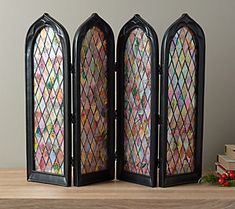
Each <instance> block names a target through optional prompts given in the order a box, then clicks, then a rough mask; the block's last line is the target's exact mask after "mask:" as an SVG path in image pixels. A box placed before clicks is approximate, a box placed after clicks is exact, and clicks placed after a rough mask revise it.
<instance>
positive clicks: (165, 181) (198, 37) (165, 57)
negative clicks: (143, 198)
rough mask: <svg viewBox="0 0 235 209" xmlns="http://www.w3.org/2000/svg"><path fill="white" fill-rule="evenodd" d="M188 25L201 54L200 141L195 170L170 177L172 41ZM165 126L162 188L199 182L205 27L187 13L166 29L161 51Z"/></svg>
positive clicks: (162, 132) (198, 76) (162, 129)
mask: <svg viewBox="0 0 235 209" xmlns="http://www.w3.org/2000/svg"><path fill="white" fill-rule="evenodd" d="M184 26H187V27H188V28H189V29H190V30H192V32H193V34H194V39H195V43H196V47H197V50H198V53H197V55H196V62H197V72H196V82H197V86H196V94H197V105H196V108H197V109H196V136H195V137H196V142H195V158H194V159H195V169H194V172H191V173H185V174H178V175H172V176H169V175H167V174H166V154H167V120H168V61H169V50H170V44H171V41H172V39H173V37H174V35H175V34H176V32H177V31H178V30H179V29H180V28H181V27H184ZM161 63H162V79H161V119H162V120H161V121H162V123H161V126H160V139H159V140H160V149H159V151H160V179H159V184H160V186H161V187H167V186H172V185H178V184H183V183H193V182H197V181H198V179H199V178H200V177H201V171H202V168H201V167H202V138H203V106H204V77H205V76H204V74H205V36H204V32H203V30H202V28H201V27H200V26H199V25H198V24H197V23H196V22H195V21H194V20H193V19H192V18H190V17H189V16H188V15H187V14H183V15H182V16H181V17H180V18H179V19H178V20H177V21H176V22H174V23H173V24H172V25H171V26H170V27H169V28H168V30H167V31H166V33H165V35H164V38H163V42H162V50H161Z"/></svg>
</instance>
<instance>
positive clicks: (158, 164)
mask: <svg viewBox="0 0 235 209" xmlns="http://www.w3.org/2000/svg"><path fill="white" fill-rule="evenodd" d="M157 167H158V168H160V159H157Z"/></svg>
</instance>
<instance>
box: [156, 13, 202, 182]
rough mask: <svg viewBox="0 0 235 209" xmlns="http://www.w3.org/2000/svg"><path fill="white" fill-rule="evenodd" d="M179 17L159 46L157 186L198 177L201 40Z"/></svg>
mask: <svg viewBox="0 0 235 209" xmlns="http://www.w3.org/2000/svg"><path fill="white" fill-rule="evenodd" d="M204 39H205V38H204V34H203V31H202V30H201V28H200V26H199V25H198V24H197V23H196V22H195V21H193V20H192V19H191V18H190V17H189V16H188V15H183V16H182V17H181V18H180V19H179V20H177V21H176V22H175V23H173V25H172V26H171V27H170V28H169V29H168V30H167V32H166V34H165V37H164V40H163V45H162V66H163V75H162V85H161V88H162V89H161V116H162V119H163V120H162V124H161V134H160V144H161V145H160V162H161V163H160V165H161V166H160V185H161V186H170V185H174V184H180V183H187V182H195V181H197V180H198V179H199V178H200V175H201V154H202V153H201V152H202V128H203V125H202V124H203V92H204V56H205V40H204Z"/></svg>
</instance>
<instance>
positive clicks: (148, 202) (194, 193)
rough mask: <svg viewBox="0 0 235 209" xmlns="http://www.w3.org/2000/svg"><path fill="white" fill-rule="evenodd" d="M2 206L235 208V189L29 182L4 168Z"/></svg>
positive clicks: (0, 192) (0, 180)
mask: <svg viewBox="0 0 235 209" xmlns="http://www.w3.org/2000/svg"><path fill="white" fill-rule="evenodd" d="M0 208H3V209H7V208H17V209H21V208H22V209H27V208H35V209H36V208H37V209H39V208H40V209H52V208H56V209H62V208H63V209H66V208H68V209H72V208H78V209H79V208H81V209H87V208H98V209H109V208H114V209H117V208H125V209H127V208H128V209H129V208H135V209H147V208H164V209H166V208H171V209H174V208H187V209H190V208H200V209H201V208H205V209H209V208H220V209H221V208H235V188H224V187H217V186H210V185H199V184H190V185H182V186H175V187H170V188H159V187H157V188H149V187H146V186H140V185H136V184H131V183H127V182H124V181H109V182H104V183H99V184H93V185H89V186H83V187H60V186H53V185H46V184H39V183H29V182H27V181H26V177H25V170H22V169H7V170H5V169H1V170H0Z"/></svg>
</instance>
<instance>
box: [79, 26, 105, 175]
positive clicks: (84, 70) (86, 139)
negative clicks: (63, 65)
mask: <svg viewBox="0 0 235 209" xmlns="http://www.w3.org/2000/svg"><path fill="white" fill-rule="evenodd" d="M107 70H108V69H107V41H106V39H105V37H104V33H103V32H102V31H101V30H100V29H99V28H98V27H95V26H94V27H92V28H91V29H89V30H88V31H87V33H86V35H85V38H84V40H83V42H82V47H81V62H80V102H81V103H80V105H81V106H80V114H81V121H80V125H81V128H80V131H81V132H80V133H81V135H80V137H81V173H82V174H87V173H91V172H98V171H103V170H105V169H107V164H108V150H107V140H108V138H107V128H108V96H107V94H108V89H107V88H108V87H107Z"/></svg>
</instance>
